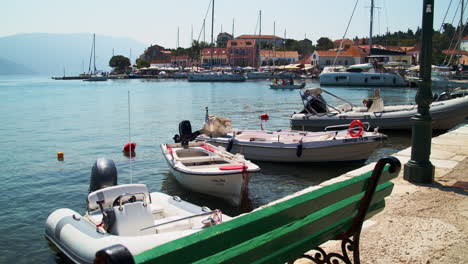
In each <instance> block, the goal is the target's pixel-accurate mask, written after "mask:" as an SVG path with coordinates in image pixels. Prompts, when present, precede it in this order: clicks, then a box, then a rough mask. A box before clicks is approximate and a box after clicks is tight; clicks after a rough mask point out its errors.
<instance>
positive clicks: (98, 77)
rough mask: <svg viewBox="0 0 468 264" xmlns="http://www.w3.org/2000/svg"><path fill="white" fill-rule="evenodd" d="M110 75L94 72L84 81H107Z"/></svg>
mask: <svg viewBox="0 0 468 264" xmlns="http://www.w3.org/2000/svg"><path fill="white" fill-rule="evenodd" d="M108 79H109V77H107V76H104V75H102V74H92V75H91V76H89V78H88V79H84V80H83V81H85V82H102V81H107V80H108Z"/></svg>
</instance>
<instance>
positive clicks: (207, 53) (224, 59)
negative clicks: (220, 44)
mask: <svg viewBox="0 0 468 264" xmlns="http://www.w3.org/2000/svg"><path fill="white" fill-rule="evenodd" d="M211 50H212V49H211V48H204V49H202V51H201V58H200V65H202V66H210V65H212V66H226V65H228V63H229V52H228V49H226V48H213V56H211ZM211 59H213V62H212V63H211Z"/></svg>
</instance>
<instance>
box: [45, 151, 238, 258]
mask: <svg viewBox="0 0 468 264" xmlns="http://www.w3.org/2000/svg"><path fill="white" fill-rule="evenodd" d="M115 184H117V170H116V168H115V165H114V162H113V161H111V160H106V159H98V160H97V161H96V163H95V165H94V167H93V173H92V175H91V184H90V191H92V192H91V193H90V194H89V195H88V198H87V206H86V207H87V210H86V213H85V214H84V215H80V214H79V213H77V212H75V211H73V210H71V209H68V208H62V209H57V210H55V211H54V212H53V213H52V214H50V215H49V217H48V218H47V220H46V225H45V237H46V238H47V240H48V241H49V242H50V243H51V244H52V245H53V246H54V249H58V250H59V251H61V252H63V253H64V254H65V255H66V256H67V257H68V258H69V259H71V260H72V261H73V262H75V263H93V261H94V260H95V257H96V253H98V252H99V251H100V250H102V249H105V248H108V247H110V246H114V245H118V244H120V245H123V246H125V247H126V248H127V249H128V250H129V251H130V252H129V253H130V254H131V255H136V254H139V253H142V252H143V251H146V250H148V249H151V248H153V247H155V246H158V245H161V244H165V243H167V242H169V241H172V240H175V239H178V238H181V237H183V236H187V235H189V234H193V233H195V232H198V231H200V230H202V229H203V228H206V227H209V226H212V225H215V224H219V223H220V222H221V221H222V220H224V221H226V220H229V219H231V218H230V217H229V216H226V215H222V214H221V212H220V211H219V210H214V211H211V210H210V209H209V208H207V207H199V206H196V205H193V204H190V203H187V202H184V201H182V200H181V199H180V198H179V197H177V196H173V197H172V196H169V195H166V194H163V193H159V192H152V193H149V192H148V188H147V187H146V185H144V184H123V185H115ZM207 217H208V218H207ZM98 255H99V253H98ZM95 263H96V262H95Z"/></svg>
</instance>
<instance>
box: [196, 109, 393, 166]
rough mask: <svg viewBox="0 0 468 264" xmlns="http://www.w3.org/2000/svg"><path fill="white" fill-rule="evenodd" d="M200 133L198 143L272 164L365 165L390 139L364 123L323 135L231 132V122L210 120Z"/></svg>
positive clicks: (214, 118)
mask: <svg viewBox="0 0 468 264" xmlns="http://www.w3.org/2000/svg"><path fill="white" fill-rule="evenodd" d="M346 128H348V125H346ZM329 129H341V130H338V131H329ZM200 132H201V133H203V134H201V135H199V136H198V137H197V140H201V141H206V142H210V143H212V144H216V145H222V146H224V147H225V148H226V150H228V151H229V152H231V153H241V154H242V155H244V156H245V157H246V158H247V159H251V160H258V161H270V162H351V161H364V160H366V159H368V157H369V156H370V155H371V154H372V152H373V151H374V150H375V149H376V148H377V147H378V146H379V145H380V144H381V141H382V140H384V139H386V136H385V135H383V134H381V133H379V132H378V131H377V130H374V131H369V130H368V126H365V124H363V123H361V122H360V121H354V122H352V124H350V126H349V128H348V129H345V128H343V126H339V127H333V128H332V127H331V128H328V129H327V130H326V131H323V132H306V131H293V130H277V131H268V130H246V129H231V122H230V120H229V119H227V118H219V117H216V116H209V118H208V121H207V122H206V123H205V126H204V127H203V129H202V130H200Z"/></svg>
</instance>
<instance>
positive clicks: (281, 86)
mask: <svg viewBox="0 0 468 264" xmlns="http://www.w3.org/2000/svg"><path fill="white" fill-rule="evenodd" d="M304 86H305V83H302V84H275V83H272V84H270V88H271V89H302V88H304Z"/></svg>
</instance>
